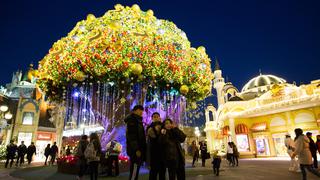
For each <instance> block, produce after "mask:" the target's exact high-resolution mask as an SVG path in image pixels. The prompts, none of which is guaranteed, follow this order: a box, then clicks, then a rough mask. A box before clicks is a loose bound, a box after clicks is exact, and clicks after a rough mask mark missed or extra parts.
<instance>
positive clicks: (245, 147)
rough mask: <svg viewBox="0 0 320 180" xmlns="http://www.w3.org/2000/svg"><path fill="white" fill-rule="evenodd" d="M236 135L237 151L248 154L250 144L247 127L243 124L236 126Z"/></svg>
mask: <svg viewBox="0 0 320 180" xmlns="http://www.w3.org/2000/svg"><path fill="white" fill-rule="evenodd" d="M235 133H236V141H237V142H236V144H237V146H238V151H239V152H240V153H241V152H250V143H249V137H248V133H249V130H248V127H247V126H246V125H245V124H238V125H237V126H236V128H235Z"/></svg>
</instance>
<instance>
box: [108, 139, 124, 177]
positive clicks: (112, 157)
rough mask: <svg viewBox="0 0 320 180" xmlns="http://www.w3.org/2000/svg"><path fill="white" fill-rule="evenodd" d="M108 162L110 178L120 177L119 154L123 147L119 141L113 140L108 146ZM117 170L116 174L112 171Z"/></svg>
mask: <svg viewBox="0 0 320 180" xmlns="http://www.w3.org/2000/svg"><path fill="white" fill-rule="evenodd" d="M106 149H107V152H106V155H107V157H108V158H107V161H108V176H119V154H120V153H121V150H122V145H121V144H120V143H119V142H118V141H117V140H112V141H110V142H109V143H108V144H107V147H106ZM113 164H114V169H115V174H114V175H113V174H112V169H113Z"/></svg>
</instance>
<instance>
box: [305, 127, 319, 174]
mask: <svg viewBox="0 0 320 180" xmlns="http://www.w3.org/2000/svg"><path fill="white" fill-rule="evenodd" d="M306 135H307V137H308V138H309V140H310V142H309V149H310V151H311V155H312V158H313V167H314V168H316V169H318V160H317V146H316V143H314V141H313V139H312V133H311V132H307V134H306Z"/></svg>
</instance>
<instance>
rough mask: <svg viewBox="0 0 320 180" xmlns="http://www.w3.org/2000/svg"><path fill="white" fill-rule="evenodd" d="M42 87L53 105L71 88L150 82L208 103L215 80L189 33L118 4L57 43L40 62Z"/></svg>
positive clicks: (201, 49) (142, 12) (137, 7)
mask: <svg viewBox="0 0 320 180" xmlns="http://www.w3.org/2000/svg"><path fill="white" fill-rule="evenodd" d="M37 75H38V76H39V80H38V83H39V86H40V88H41V89H42V90H44V91H45V92H46V95H47V96H48V97H49V98H51V99H52V100H62V98H63V88H62V87H64V86H67V85H68V84H75V86H76V85H77V84H79V83H80V82H83V81H85V80H87V81H90V82H98V81H99V82H110V81H112V82H115V83H119V84H120V82H121V81H123V80H125V79H128V78H131V79H132V81H131V82H145V83H147V84H151V85H152V86H156V87H160V88H161V87H163V88H165V87H166V86H167V85H168V84H169V85H170V87H173V88H174V89H176V90H179V89H180V91H181V88H182V89H183V92H181V93H182V94H184V95H185V96H186V97H187V99H188V100H190V101H197V100H201V99H203V98H205V97H206V96H207V95H208V94H209V92H210V90H211V80H212V78H213V75H212V72H211V67H210V59H209V58H208V55H207V54H206V53H205V48H204V47H199V48H198V49H195V48H192V47H191V46H190V42H189V41H188V39H187V36H186V34H185V33H184V32H183V31H182V30H180V29H179V28H177V26H176V25H175V24H174V23H172V22H170V21H167V20H162V19H157V18H156V17H155V16H153V11H152V10H148V11H147V12H144V11H141V10H140V8H139V6H138V5H133V6H132V7H124V6H122V5H119V4H118V5H116V6H115V9H114V10H110V11H108V12H106V13H105V15H104V16H102V17H100V18H96V17H95V16H94V15H92V14H89V15H88V16H87V19H86V20H82V21H80V22H78V23H77V24H76V26H75V27H74V29H73V30H72V31H71V32H70V33H69V34H68V36H66V37H63V38H62V39H60V40H58V41H57V42H55V43H54V44H53V46H52V48H51V49H50V50H49V53H48V54H47V55H46V56H45V57H44V58H43V59H42V60H41V61H40V63H39V72H38V73H37Z"/></svg>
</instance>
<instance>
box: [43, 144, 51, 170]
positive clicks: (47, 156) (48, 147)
mask: <svg viewBox="0 0 320 180" xmlns="http://www.w3.org/2000/svg"><path fill="white" fill-rule="evenodd" d="M50 150H51V149H50V144H48V145H47V147H46V149H45V150H44V156H45V157H46V160H45V161H44V165H47V161H48V158H49V156H50Z"/></svg>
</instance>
